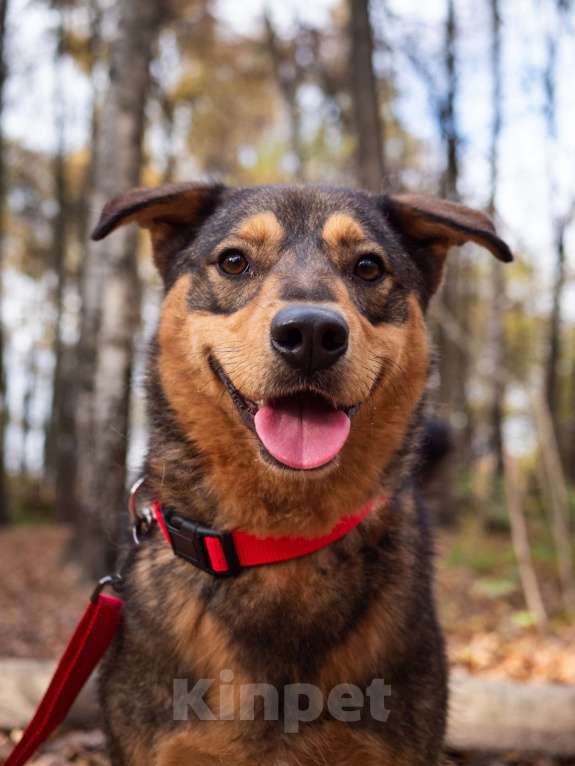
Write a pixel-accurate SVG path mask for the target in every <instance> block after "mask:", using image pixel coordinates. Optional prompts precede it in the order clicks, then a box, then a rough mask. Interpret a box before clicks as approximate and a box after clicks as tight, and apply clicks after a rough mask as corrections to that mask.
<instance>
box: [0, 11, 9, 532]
mask: <svg viewBox="0 0 575 766" xmlns="http://www.w3.org/2000/svg"><path fill="white" fill-rule="evenodd" d="M7 16H8V0H0V526H1V525H3V524H7V523H8V521H9V519H10V512H9V506H8V493H7V487H6V464H5V444H4V440H5V430H6V421H7V418H8V414H7V403H6V379H5V372H4V323H3V320H2V307H3V300H2V298H3V295H2V293H3V281H4V276H3V273H4V239H5V232H6V144H5V141H4V131H3V125H4V99H5V92H4V91H5V85H6V78H7V67H6V19H7Z"/></svg>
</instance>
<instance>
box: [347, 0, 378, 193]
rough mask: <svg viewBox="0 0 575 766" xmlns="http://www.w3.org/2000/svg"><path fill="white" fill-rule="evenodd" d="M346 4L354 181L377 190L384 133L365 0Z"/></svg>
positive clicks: (371, 35) (367, 1)
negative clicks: (347, 11)
mask: <svg viewBox="0 0 575 766" xmlns="http://www.w3.org/2000/svg"><path fill="white" fill-rule="evenodd" d="M348 7H349V34H350V72H351V96H352V100H353V112H354V119H355V129H356V164H357V180H358V182H359V183H360V185H361V186H362V187H364V188H365V189H370V190H372V191H380V190H381V188H382V186H383V176H384V170H385V163H384V134H383V124H382V119H381V115H380V110H379V98H378V93H377V80H376V77H375V72H374V69H373V32H372V28H371V22H370V19H369V0H348Z"/></svg>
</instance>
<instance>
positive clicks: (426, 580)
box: [94, 183, 511, 766]
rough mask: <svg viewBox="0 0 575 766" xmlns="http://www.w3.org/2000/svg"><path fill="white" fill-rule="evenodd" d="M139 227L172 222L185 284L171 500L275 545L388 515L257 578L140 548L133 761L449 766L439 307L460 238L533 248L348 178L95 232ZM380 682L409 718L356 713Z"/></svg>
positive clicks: (128, 687) (170, 282)
mask: <svg viewBox="0 0 575 766" xmlns="http://www.w3.org/2000/svg"><path fill="white" fill-rule="evenodd" d="M131 222H135V223H137V224H139V225H140V226H142V227H144V228H146V229H148V230H149V231H150V234H151V238H152V243H153V249H154V258H155V262H156V265H157V267H158V270H159V272H160V274H161V276H162V279H163V282H164V285H165V298H164V302H163V306H162V311H161V318H160V322H159V328H158V331H157V334H156V337H155V340H154V343H153V345H152V352H151V357H150V365H149V381H148V401H149V415H150V428H151V439H150V445H149V451H148V456H147V460H146V465H145V476H146V483H147V487H148V490H149V492H150V494H151V495H153V496H155V497H157V498H158V500H159V502H160V503H162V504H163V505H165V506H169V507H171V508H175V509H176V510H177V512H178V513H179V514H180V515H181V516H183V517H189V518H192V519H194V520H196V521H200V522H202V523H204V524H206V525H209V526H210V527H214V528H216V529H221V530H237V529H240V530H247V531H249V532H251V533H254V534H256V535H261V536H280V535H301V536H316V535H322V534H324V533H326V532H327V531H329V530H330V529H331V528H333V527H334V525H336V524H337V522H338V520H340V519H341V518H342V517H344V516H346V515H349V514H352V513H354V512H356V511H357V510H358V509H360V508H362V507H364V506H365V504H366V503H367V502H368V501H370V500H371V501H375V502H374V507H373V510H372V512H371V513H370V514H369V515H368V516H367V517H366V518H365V520H364V521H363V522H362V523H361V524H360V525H359V526H358V527H357V528H355V529H354V530H353V531H352V532H350V533H349V534H348V535H347V536H345V537H344V538H342V539H341V540H339V541H337V542H335V543H333V544H332V545H330V546H328V547H326V548H324V549H323V550H320V551H318V552H316V553H313V554H311V555H308V556H305V557H302V558H298V559H295V560H292V561H287V562H285V563H279V564H270V565H267V566H261V567H254V568H252V569H246V570H244V571H242V572H241V573H240V574H239V575H238V576H236V577H230V578H216V577H214V576H212V575H211V574H209V573H206V572H203V571H200V570H199V569H196V568H195V567H193V566H191V565H190V564H189V563H187V562H186V561H183V560H181V559H180V558H177V557H175V556H174V555H173V552H172V551H171V549H170V548H169V546H168V545H167V544H166V542H165V540H164V539H163V537H162V534H161V533H160V531H159V530H158V529H157V528H156V529H155V530H154V531H153V532H152V534H151V535H150V536H149V537H148V538H146V539H145V540H144V541H143V543H142V545H140V546H139V547H137V548H136V549H135V550H134V551H132V553H131V555H130V559H129V564H128V567H127V573H126V576H125V579H126V584H125V598H126V605H125V616H124V620H123V624H122V627H121V631H120V633H119V636H118V638H117V640H116V641H115V644H114V645H113V648H112V649H111V651H110V652H109V654H108V657H107V659H106V661H105V665H104V668H103V671H102V677H101V696H102V703H103V709H104V715H105V719H106V725H107V729H108V734H109V742H110V750H111V754H112V761H113V764H114V765H115V766H120V765H124V764H125V765H129V766H141V765H146V764H150V765H153V766H185V765H186V764H190V766H216V764H217V765H220V764H221V765H222V766H248V764H249V765H250V766H251V765H253V764H265V765H266V766H268V765H269V766H288V765H289V766H312V765H314V766H315V765H317V766H320V764H322V765H323V764H330V766H338V765H340V766H351V765H352V764H358V765H359V764H361V766H370V764H372V765H373V766H376V764H377V765H378V766H391V764H394V766H416V764H419V765H421V766H433V764H437V763H438V762H439V759H440V757H441V746H442V740H443V734H444V727H445V718H446V703H447V699H446V668H445V659H444V651H443V643H442V637H441V633H440V630H439V627H438V624H437V621H436V616H435V611H434V604H433V597H432V564H431V557H432V552H431V541H430V533H429V529H428V524H427V521H426V517H425V512H424V510H423V509H422V507H421V505H420V503H419V502H418V500H417V493H416V492H415V490H414V481H413V464H414V462H415V455H416V453H417V443H418V433H419V431H420V429H421V425H422V421H423V418H424V400H425V390H426V381H427V377H428V372H429V368H430V346H429V340H428V335H427V331H426V324H425V319H424V317H425V312H426V308H427V306H428V303H429V300H430V298H431V296H432V295H433V293H434V292H435V291H436V289H437V288H438V286H439V284H440V281H441V275H442V269H443V265H444V260H445V256H446V254H447V251H448V249H449V248H450V247H451V246H452V245H459V244H462V243H464V242H466V241H470V240H471V241H474V242H476V243H478V244H480V245H482V246H484V247H485V248H487V249H488V250H490V251H491V252H492V253H493V254H494V255H495V256H496V257H497V258H499V259H500V260H502V261H510V260H511V253H510V251H509V248H508V247H507V245H506V244H505V243H504V242H503V241H502V240H501V239H500V238H499V237H498V236H497V235H496V233H495V230H494V227H493V225H492V223H491V221H490V220H489V219H488V218H487V217H486V216H484V215H483V214H481V213H479V212H476V211H473V210H470V209H468V208H466V207H463V206H462V205H459V204H455V203H452V202H444V201H438V200H433V199H431V198H428V197H424V196H419V195H397V196H388V195H372V194H368V193H365V192H361V191H350V190H345V189H331V188H299V187H297V188H295V187H281V186H278V187H256V188H243V189H231V188H227V187H224V186H221V185H208V184H205V185H203V184H194V183H189V184H181V185H172V186H167V187H163V188H160V189H155V190H143V189H139V190H135V191H132V192H129V193H127V194H125V195H123V196H121V197H118V198H116V199H115V200H113V201H111V202H110V203H109V204H108V205H107V206H106V207H105V209H104V211H103V213H102V217H101V219H100V222H99V224H98V226H97V228H96V230H95V232H94V238H96V239H101V238H103V237H105V236H106V235H107V234H108V233H110V232H111V231H112V230H113V229H115V228H116V227H118V226H120V225H122V224H126V223H131ZM375 680H381V681H382V682H383V681H384V682H385V687H384V688H385V691H384V692H381V694H382V695H384V696H385V699H384V700H383V702H384V703H385V711H386V714H385V715H382V709H383V707H382V705H381V704H379V708H377V710H378V711H379V712H377V710H376V711H374V709H373V707H371V708H370V707H369V706H368V705H367V704H366V705H364V706H363V707H362V708H361V709H360V710H355V708H357V707H358V705H359V704H360V702H361V700H363V701H364V703H366V702H367V698H368V697H369V701H370V702H371V701H373V700H372V699H371V696H370V692H371V691H372V690H373V686H372V684H373V683H374V681H375ZM182 682H184V683H185V688H186V689H188V692H189V693H188V692H186V695H187V696H186V697H185V699H184V702H185V703H186V704H187V703H189V707H190V715H189V716H183V715H182V714H181V713H182V699H179V700H178V699H176V697H177V695H178V693H181V689H182V686H181V683H182ZM200 682H201V683H200ZM198 683H199V686H198ZM252 684H263V685H265V686H264V687H261V688H264V689H265V690H266V693H267V690H269V689H275V690H276V691H277V692H278V694H279V699H280V702H279V704H278V705H276V710H275V713H276V715H270V714H269V710H268V709H267V707H266V704H265V703H266V702H267V701H269V700H266V699H265V694H262V696H261V697H260V698H259V702H258V699H255V698H254V700H255V701H254V700H252V703H253V704H252V714H251V715H248V714H246V710H245V709H244V708H242V706H241V704H240V703H241V702H242V699H243V698H242V690H245V689H248V690H249V689H252V688H253V687H251V686H250V685H252ZM297 684H303V685H304V686H302V687H299V686H295V685H297ZM341 684H345V685H346V686H344V687H341V686H340V685H341ZM258 688H260V687H258ZM261 688H260V691H261ZM294 688H296V689H298V692H297V700H296V703H295V708H294V699H293V698H292V699H290V700H287V697H284V696H283V694H282V692H287V691H289V690H293V689H294ZM312 688H313V690H314V695H315V696H314V700H315V701H316V702H317V699H318V695H319V698H320V699H324V700H326V699H332V697H330V694H331V693H332V691H333V690H334V689H339V692H338V694H340V695H341V693H342V692H341V690H342V688H343V690H344V695H343V698H344V702H345V705H344V706H343V707H344V708H345V710H346V711H347V713H348V714H347V716H337V715H334V714H333V706H332V707H330V708H329V709H326V708H325V707H323V708H320V709H317V710H314V711H312V712H313V715H312V714H310V712H309V707H310V700H309V698H308V699H307V700H305V699H303V697H305V696H306V695H307V694H308V691H309V689H312ZM378 688H379V689H380V691H381V689H382V688H383V687H378ZM198 689H199V692H198ZM178 690H179V691H178ZM196 692H197V693H198V694H199V696H200V697H201V700H200V699H198V698H197V697H194V694H196ZM380 696H381V695H380ZM194 700H196V702H197V703H198V704H194ZM358 700H359V701H358ZM272 701H273V700H272ZM276 701H277V700H276ZM288 703H291V708H290V704H288ZM378 703H382V700H381V699H379V700H378ZM202 705H203V707H202ZM185 707H186V705H184V708H185ZM244 707H245V706H244ZM376 707H377V706H376ZM198 709H199V710H200V713H202V711H203V713H204V714H200V713H198ZM294 709H295V724H296V726H294V725H293V724H294V720H293V716H294ZM290 710H291V713H290ZM214 711H216V712H215V713H214ZM242 711H243V714H242ZM288 714H290V715H292V720H288V721H287V724H286V716H288ZM183 718H187V720H182V719H183ZM294 729H297V732H294Z"/></svg>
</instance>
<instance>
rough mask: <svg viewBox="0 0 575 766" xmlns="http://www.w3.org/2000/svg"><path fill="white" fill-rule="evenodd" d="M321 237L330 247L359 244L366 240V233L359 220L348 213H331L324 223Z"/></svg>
mask: <svg viewBox="0 0 575 766" xmlns="http://www.w3.org/2000/svg"><path fill="white" fill-rule="evenodd" d="M321 238H322V239H323V241H324V242H325V243H326V244H327V245H328V246H329V247H334V248H336V247H338V246H339V245H342V244H343V245H353V244H355V245H357V244H359V243H361V242H365V240H366V239H367V236H366V233H365V231H364V230H363V228H362V226H361V224H360V223H359V221H356V219H355V218H353V217H352V216H351V215H348V214H347V213H334V214H333V215H330V216H329V218H328V219H327V221H326V222H325V223H324V225H323V229H322V232H321Z"/></svg>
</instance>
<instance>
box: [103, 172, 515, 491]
mask: <svg viewBox="0 0 575 766" xmlns="http://www.w3.org/2000/svg"><path fill="white" fill-rule="evenodd" d="M130 222H135V223H137V224H139V225H140V226H142V227H145V228H147V229H148V230H149V231H150V234H151V238H152V244H153V249H154V258H155V262H156V265H157V267H158V270H159V272H160V274H161V276H162V278H163V280H164V284H165V286H166V297H165V300H164V305H163V310H162V317H161V322H160V328H159V334H158V356H157V370H158V373H159V377H160V380H161V386H162V389H163V393H164V395H165V398H166V399H167V401H168V403H169V405H170V407H171V409H172V412H173V413H174V414H175V417H176V418H177V420H178V423H179V425H180V427H181V428H182V429H183V431H184V432H185V434H186V435H187V436H188V437H189V438H190V439H191V440H192V441H193V442H194V443H195V444H196V445H197V446H198V447H199V449H200V451H201V452H203V453H204V454H205V456H206V458H207V460H208V462H209V464H210V465H211V466H212V467H214V468H216V469H217V470H219V471H224V472H227V474H228V476H232V474H231V473H230V472H231V471H233V470H234V468H233V467H235V470H236V473H237V469H240V472H241V471H243V472H246V471H247V472H248V474H249V478H250V480H254V479H255V478H259V479H260V483H261V481H263V482H264V484H265V482H266V481H268V482H270V483H273V482H276V483H277V482H278V480H280V478H279V477H281V481H282V482H288V483H290V482H291V484H292V489H293V486H296V485H297V483H298V481H299V482H300V483H301V482H302V481H303V482H304V483H305V484H307V485H309V484H310V482H309V481H308V480H309V479H311V478H312V477H314V478H316V479H317V480H318V481H319V482H321V479H322V478H323V477H326V476H327V475H330V481H331V482H332V485H333V482H334V481H335V480H336V476H338V475H341V476H343V477H345V479H342V481H344V480H345V482H347V484H348V485H349V484H351V485H354V486H356V487H357V488H358V490H359V489H361V488H363V489H367V488H368V486H367V485H368V484H369V482H371V484H372V485H373V483H374V481H375V480H376V477H377V475H378V473H379V475H380V474H381V469H382V468H383V467H384V466H385V464H386V462H388V461H389V460H390V459H391V457H392V456H393V455H394V453H395V452H396V451H397V449H398V448H399V446H400V445H401V442H402V440H403V439H404V437H405V434H406V432H407V429H408V425H409V422H410V419H411V415H412V413H413V411H414V409H415V407H416V406H417V403H418V402H419V400H420V398H421V396H422V392H423V390H424V387H425V381H426V376H427V370H428V361H429V348H428V339H427V333H426V329H425V324H424V312H425V309H426V307H427V304H428V301H429V299H430V297H431V295H432V294H433V293H434V292H435V290H436V289H437V287H438V286H439V284H440V281H441V275H442V270H443V265H444V261H445V257H446V254H447V251H448V249H449V248H450V247H451V246H452V245H459V244H462V243H464V242H466V241H469V240H471V241H474V242H477V243H479V244H480V245H482V246H484V247H485V248H487V249H488V250H490V251H491V252H492V253H493V254H494V255H495V256H496V257H497V258H499V259H500V260H502V261H510V260H511V253H510V251H509V248H508V247H507V245H506V244H505V243H504V242H503V241H502V240H501V239H500V238H499V237H498V236H497V235H496V233H495V230H494V228H493V225H492V223H491V221H490V220H489V219H488V218H487V217H486V216H485V215H483V214H481V213H479V212H476V211H473V210H470V209H468V208H466V207H464V206H462V205H459V204H455V203H452V202H445V201H438V200H434V199H432V198H428V197H424V196H418V195H397V196H387V195H379V196H378V195H370V194H367V193H363V192H357V191H348V190H342V189H325V188H291V187H256V188H248V189H238V190H234V189H228V188H226V187H223V186H218V185H202V184H181V185H172V186H166V187H162V188H160V189H155V190H143V189H142V190H135V191H132V192H129V193H128V194H125V195H123V196H120V197H118V198H116V199H114V200H112V201H111V202H110V203H108V205H106V207H105V209H104V211H103V213H102V217H101V219H100V222H99V223H98V226H97V227H96V230H95V232H94V235H93V236H94V238H95V239H101V238H103V237H105V236H106V235H107V234H109V233H110V232H111V231H112V230H113V229H115V228H116V227H117V226H120V225H122V224H126V223H130ZM335 468H338V469H339V470H338V471H335V472H334V469H335ZM238 475H239V474H238ZM304 477H305V478H304Z"/></svg>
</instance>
